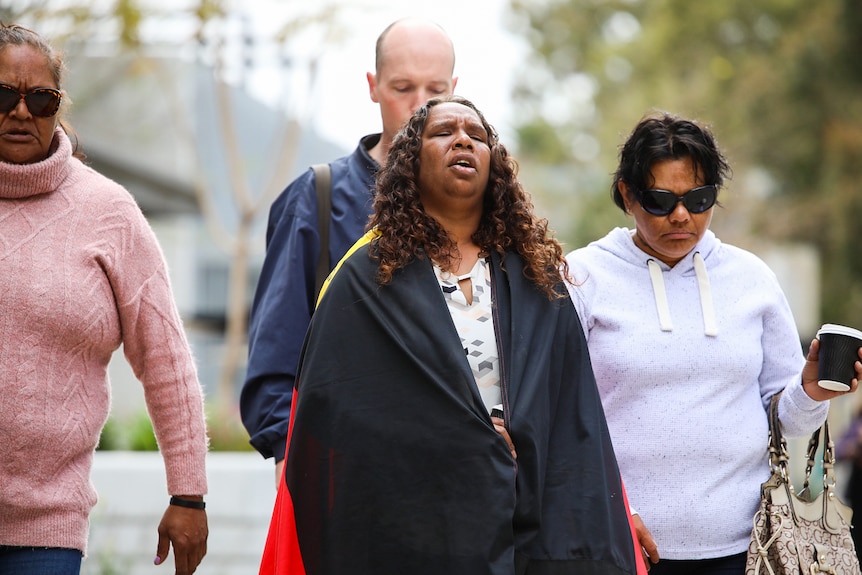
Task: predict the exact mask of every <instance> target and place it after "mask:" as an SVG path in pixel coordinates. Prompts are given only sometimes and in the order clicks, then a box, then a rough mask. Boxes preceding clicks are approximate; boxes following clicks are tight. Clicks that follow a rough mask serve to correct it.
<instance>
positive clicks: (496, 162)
mask: <svg viewBox="0 0 862 575" xmlns="http://www.w3.org/2000/svg"><path fill="white" fill-rule="evenodd" d="M444 102H453V103H456V104H461V105H464V106H467V107H468V108H470V109H472V110H473V111H475V112H476V114H477V115H478V116H479V119H480V120H481V122H482V126H484V128H485V130H486V131H487V132H488V146H489V148H490V150H491V170H490V174H489V177H488V186H487V188H486V190H485V197H484V202H483V208H482V218H481V220H480V222H479V227H478V229H477V230H476V232H475V233H474V234H473V236H472V239H473V241H474V242H475V243H476V245H478V246H479V248H480V249H481V250H482V252H483V253H484V254H490V253H491V252H493V251H496V252H497V253H499V254H500V255H501V256H503V255H505V253H506V252H508V251H513V252H515V253H517V254H518V255H520V256H521V258H522V259H523V260H524V276H525V277H526V278H527V279H529V280H530V281H532V282H533V283H534V284H535V285H536V286H537V287H538V288H539V289H540V290H541V291H543V292H544V293H545V294H546V295H547V296H548V298H549V299H552V300H553V299H557V298H560V297H564V296H565V288H563V287H562V284H561V279H562V277H561V275H560V274H561V271H562V273H563V275H564V276H565V277H568V275H569V274H568V265H567V264H566V260H565V258H564V257H563V249H562V246H561V245H560V243H559V242H558V241H557V240H556V239H555V238H554V237H553V236H552V233H551V231H550V230H549V228H548V220H547V219H544V218H539V217H537V216H536V215H535V214H534V213H533V202H532V199H531V198H530V195H529V194H528V193H527V192H526V190H524V188H523V186H521V183H520V182H519V181H518V178H517V173H518V164H517V162H516V161H515V159H514V158H512V157H511V156H510V155H509V153H508V151H507V150H506V148H505V146H503V144H501V143H500V141H499V138H498V136H497V132H496V130H494V128H493V127H492V126H491V125H490V124H488V122H487V120H485V116H484V115H483V114H482V112H480V111H479V109H478V108H476V106H475V105H474V104H473V103H472V102H470V101H469V100H467V99H465V98H462V97H460V96H444V97H440V98H433V99H431V100H429V101H428V102H427V103H426V104H425V105H424V106H422V107H420V108H419V109H418V110H417V111H416V112H415V113H414V114H413V116H412V117H411V118H410V120H409V121H408V122H407V124H405V126H404V127H403V128H402V129H401V131H400V132H399V133H398V135H396V136H395V139H394V140H393V141H392V147H391V148H390V150H389V155H388V156H387V158H386V166H384V167H383V168H382V169H381V170H380V172H379V173H378V174H377V192H376V194H375V197H374V213H373V214H372V216H371V220H370V222H369V224H368V229H372V228H376V229H377V232H378V233H379V236H378V238H377V240H376V246H375V249H374V250H373V252H372V253H373V254H374V257H375V258H377V259H378V260H379V262H380V266H379V271H378V281H379V282H380V283H381V284H388V283H389V282H391V281H392V276H393V273H394V272H395V271H397V270H399V269H401V268H403V267H405V266H406V265H407V264H408V263H410V262H411V261H412V260H413V259H414V258H417V259H424V258H425V257H430V258H431V260H432V261H434V262H436V263H437V264H438V265H440V266H441V267H444V268H446V267H448V266H449V264H450V263H451V262H452V260H453V259H455V258H457V257H458V255H457V254H458V249H457V247H456V245H455V243H454V242H453V241H452V239H451V238H450V237H449V235H448V234H447V232H446V230H444V229H443V228H442V227H441V226H440V224H439V223H438V222H437V220H435V219H434V218H432V217H431V216H429V215H428V214H427V213H426V212H425V210H424V208H423V207H422V202H421V200H420V199H419V187H418V179H419V169H420V162H419V155H420V151H421V149H422V132H423V130H424V128H425V122H426V121H427V119H428V116H429V114H430V111H431V109H432V108H433V107H434V106H437V105H438V104H442V103H444Z"/></svg>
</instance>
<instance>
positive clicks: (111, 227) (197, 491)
mask: <svg viewBox="0 0 862 575" xmlns="http://www.w3.org/2000/svg"><path fill="white" fill-rule="evenodd" d="M121 192H122V193H120V194H118V195H117V196H116V198H115V199H114V200H113V201H112V205H111V206H110V207H109V209H105V210H104V211H103V215H101V216H100V217H99V221H98V222H97V226H99V227H100V228H101V233H102V235H103V237H104V241H103V242H102V244H101V245H102V248H103V253H102V254H101V255H100V258H101V260H102V266H103V267H104V269H105V272H106V274H107V276H108V278H109V281H110V282H111V288H112V290H113V293H114V297H115V300H116V305H117V312H118V315H119V319H120V326H121V330H122V341H123V351H124V353H125V356H126V359H127V361H128V362H129V364H130V365H131V367H132V370H133V371H134V374H135V376H136V377H137V378H138V379H139V380H140V381H141V383H142V384H143V387H144V397H145V400H146V404H147V410H148V412H149V414H150V418H151V420H152V422H153V429H154V431H155V434H156V439H157V440H158V444H159V450H160V451H161V453H162V457H163V459H164V462H165V470H166V475H167V487H168V491H169V493H170V494H172V495H202V494H204V493H206V492H207V481H206V453H207V443H208V440H207V434H206V423H205V418H204V411H203V394H202V390H201V386H200V383H199V381H198V377H197V372H196V369H195V365H194V360H193V358H192V352H191V348H190V347H189V344H188V341H187V339H186V335H185V332H184V329H183V325H182V320H181V319H180V316H179V312H178V310H177V307H176V304H175V302H174V298H173V293H172V291H171V286H170V281H169V278H168V272H167V266H166V263H165V260H164V257H163V255H162V252H161V249H160V247H159V244H158V241H157V239H156V237H155V234H154V233H153V231H152V229H151V228H150V226H149V224H148V223H147V221H146V219H145V218H144V215H143V213H141V211H140V209H139V208H138V206H137V204H136V203H135V202H134V200H133V199H132V197H131V196H130V195H129V194H128V193H127V192H125V190H121Z"/></svg>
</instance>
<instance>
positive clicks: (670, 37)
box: [512, 0, 862, 325]
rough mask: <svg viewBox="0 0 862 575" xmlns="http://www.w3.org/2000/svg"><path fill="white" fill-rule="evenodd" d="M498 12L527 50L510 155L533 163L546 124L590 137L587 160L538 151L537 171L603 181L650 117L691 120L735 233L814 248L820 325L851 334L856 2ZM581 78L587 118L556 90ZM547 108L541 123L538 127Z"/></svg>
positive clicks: (860, 261) (861, 177)
mask: <svg viewBox="0 0 862 575" xmlns="http://www.w3.org/2000/svg"><path fill="white" fill-rule="evenodd" d="M512 6H513V11H514V14H515V16H516V18H515V20H514V21H515V28H516V29H517V31H518V32H520V33H522V34H524V35H525V37H527V38H528V39H529V41H530V42H531V44H532V47H533V61H532V62H531V66H530V68H531V69H530V73H528V74H524V75H522V80H521V83H520V85H518V86H517V89H516V91H515V95H516V98H517V101H518V105H519V107H520V108H521V109H522V110H524V114H522V116H521V117H523V118H525V120H524V125H522V126H521V127H520V128H519V130H518V134H519V137H521V138H522V140H521V141H522V142H523V143H526V144H527V147H525V148H520V147H519V152H520V153H521V155H524V154H529V153H530V150H538V151H540V152H541V153H543V154H544V153H545V152H544V150H543V149H542V147H541V146H537V145H536V144H535V142H536V141H537V140H539V139H541V138H542V137H543V136H542V135H541V132H542V131H544V132H545V135H546V136H547V135H548V130H549V126H554V127H553V128H552V129H553V130H554V131H556V132H558V133H564V134H567V136H566V138H567V141H572V140H573V139H576V138H578V137H579V136H578V134H581V135H585V136H590V137H592V138H594V139H595V140H596V141H597V142H599V152H598V154H597V155H595V156H592V157H579V156H578V154H576V153H573V152H571V153H569V156H568V158H563V159H561V158H559V157H558V154H557V153H556V152H554V151H553V150H552V153H549V154H548V155H547V158H548V160H547V161H549V162H550V163H560V162H567V163H569V164H571V165H573V166H576V167H580V168H582V169H586V168H587V167H589V166H595V165H599V166H600V167H601V170H602V171H603V172H605V173H609V172H611V171H612V170H613V169H614V167H615V163H616V149H617V146H618V145H619V144H620V143H621V142H622V140H623V139H624V138H625V136H626V134H627V133H628V132H629V131H630V130H631V128H632V127H633V126H634V124H635V123H636V122H637V120H638V119H640V118H641V117H642V116H643V115H644V114H645V113H647V112H649V111H650V110H653V109H660V110H667V111H670V112H673V113H677V114H680V115H683V116H687V117H694V118H697V119H699V120H701V121H704V122H706V123H708V124H710V125H711V126H712V127H713V129H714V131H715V133H716V136H717V137H718V139H719V142H720V143H721V144H722V146H723V147H724V149H725V151H726V152H727V154H728V156H729V159H730V160H731V163H732V166H733V169H734V174H735V176H736V177H735V178H734V180H733V182H731V183H730V186H729V190H728V191H729V193H730V194H731V195H734V196H736V195H739V196H742V197H743V198H744V199H745V200H746V201H747V202H749V203H750V204H751V207H749V208H747V209H745V210H740V211H739V212H735V213H736V214H737V216H736V217H737V219H738V220H739V219H740V218H742V217H743V215H742V214H743V213H744V214H748V215H749V219H748V220H747V225H746V226H745V227H746V228H747V230H745V232H746V233H748V234H749V235H750V236H754V238H761V239H762V240H766V241H769V240H773V241H794V242H799V241H802V242H809V243H813V244H814V245H816V246H817V247H818V248H819V252H820V254H821V256H822V262H821V265H822V270H823V276H822V278H821V280H822V290H823V300H822V306H821V307H822V316H823V318H824V320H827V321H838V322H841V323H850V324H851V325H862V258H860V257H859V256H858V255H857V253H856V246H855V244H856V235H855V231H856V228H857V222H859V221H862V194H860V193H859V182H860V181H862V162H859V158H860V157H862V98H860V97H859V94H860V93H862V59H860V58H859V56H858V55H859V54H860V53H862V35H860V34H859V33H858V31H859V30H860V29H862V3H860V2H858V0H821V1H818V2H809V1H807V0H723V1H721V2H691V1H690V0H649V1H645V0H640V1H638V0H602V1H599V0H556V1H548V2H541V3H537V2H529V1H527V0H521V1H519V0H513V2H512ZM584 77H586V78H589V79H590V82H591V84H590V85H591V95H590V101H591V102H592V103H593V105H594V106H595V113H593V114H587V115H585V114H579V113H578V111H579V110H582V109H583V107H584V104H583V101H582V99H579V98H575V97H571V96H570V95H569V92H568V91H570V87H571V86H572V85H573V79H575V78H584ZM537 79H539V80H540V81H536V80H537ZM581 85H583V82H581ZM561 95H562V96H566V95H569V98H568V99H569V101H570V102H571V104H570V107H571V110H570V111H569V113H568V116H569V118H568V119H567V120H566V121H565V122H564V123H562V125H561V124H560V121H559V120H560V116H561V114H560V113H559V110H558V108H555V107H550V106H547V105H546V104H547V102H549V101H554V102H556V103H558V102H559V101H560V100H561V98H560V96H561ZM549 109H551V110H554V115H555V116H556V117H555V118H548V117H546V116H547V114H548V112H547V110H549ZM563 115H565V114H563ZM555 138H557V139H558V136H556V137H555ZM554 141H555V140H554V138H552V139H551V142H554ZM553 147H554V145H552V148H553ZM535 159H538V158H535ZM754 172H758V173H764V172H765V173H766V174H768V176H769V178H768V179H769V180H771V182H772V184H773V185H771V186H769V189H759V188H756V187H753V186H752V185H751V184H749V183H748V182H749V181H753V180H752V179H750V178H747V177H746V176H747V175H748V174H751V173H754ZM758 181H762V179H760V180H758ZM608 203H610V202H609V201H608ZM583 213H584V217H583V219H582V220H580V221H579V223H578V225H579V226H583V227H585V228H588V229H589V228H590V227H591V226H592V225H593V224H594V223H595V219H594V217H593V215H592V214H588V213H587V212H583ZM553 223H554V222H553V221H552V224H553ZM733 225H734V229H737V230H738V229H740V228H741V227H742V226H740V222H739V221H736V222H733ZM755 241H756V240H755Z"/></svg>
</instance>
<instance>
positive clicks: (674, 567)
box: [566, 114, 862, 575]
mask: <svg viewBox="0 0 862 575" xmlns="http://www.w3.org/2000/svg"><path fill="white" fill-rule="evenodd" d="M729 173H730V168H729V166H728V164H727V161H726V159H725V158H724V157H723V155H722V153H721V152H720V150H719V148H718V146H717V144H716V142H715V139H714V137H713V135H712V134H711V133H710V131H709V130H708V129H707V128H705V127H703V126H701V125H699V124H697V123H696V122H692V121H688V120H684V119H681V118H678V117H675V116H671V115H668V114H660V115H655V116H650V117H646V118H644V119H643V120H641V122H640V123H639V124H638V125H637V126H636V127H635V129H634V131H633V132H632V134H631V135H630V136H629V138H628V140H627V141H626V143H625V144H624V146H623V147H622V150H621V152H620V162H619V167H618V169H617V171H616V174H615V177H614V182H613V185H612V187H611V191H612V194H613V199H614V202H615V203H616V204H617V205H618V206H619V207H620V208H621V209H622V210H623V211H625V213H626V214H628V215H630V216H632V217H633V218H634V222H635V229H633V230H630V229H625V228H617V229H614V230H612V231H611V232H610V233H608V234H607V235H606V236H605V237H604V238H602V239H600V240H598V241H596V242H593V243H591V244H589V245H588V246H587V247H584V248H581V249H578V250H575V251H573V252H571V253H570V254H569V255H568V256H567V258H566V259H567V261H568V263H569V266H570V271H571V274H572V279H573V282H574V283H573V284H571V285H570V286H569V290H570V292H571V296H572V301H573V302H574V303H575V306H576V308H577V310H578V313H579V315H580V318H581V323H582V324H583V326H584V330H585V332H586V336H587V341H588V345H589V350H590V356H591V358H592V363H593V368H594V371H595V376H596V381H597V383H598V386H599V392H600V394H601V397H602V404H603V406H604V409H605V413H606V417H607V421H608V426H609V427H610V431H611V437H612V440H613V443H614V449H615V451H616V454H617V458H618V460H619V465H620V469H621V471H622V475H623V479H624V481H625V484H626V488H627V490H628V494H629V500H630V502H631V505H632V508H633V510H636V512H637V513H638V514H639V516H637V517H636V518H635V521H636V524H638V535H639V538H640V542H641V545H642V547H643V550H644V553H645V555H648V556H649V559H650V560H651V561H652V562H653V563H656V564H655V565H654V566H653V567H652V569H651V575H664V574H667V573H674V574H676V573H685V574H686V575H689V574H710V575H713V574H719V573H721V574H725V573H726V574H731V573H735V574H740V575H741V574H742V573H743V572H744V568H745V552H746V549H747V547H748V542H749V536H750V534H751V526H752V524H751V520H752V517H753V516H754V513H755V511H756V508H757V505H758V502H759V495H760V484H761V483H762V482H763V481H765V480H766V479H767V477H768V476H769V469H768V466H767V463H766V453H765V447H766V442H767V434H768V426H767V418H766V407H767V406H768V404H769V400H770V398H771V397H772V396H773V395H774V394H776V393H778V392H780V391H782V390H783V393H782V395H781V400H780V403H779V417H780V420H781V423H782V427H783V429H784V431H785V433H786V435H788V436H799V435H803V434H806V433H810V432H812V431H813V430H814V429H816V428H817V426H818V425H820V424H821V423H822V422H823V421H824V419H825V418H826V414H827V411H828V408H829V404H828V401H826V400H828V399H831V398H833V397H836V396H838V395H841V393H839V392H834V391H827V390H825V389H822V388H820V387H818V385H817V354H818V342H817V340H815V341H813V342H812V344H811V347H810V349H809V352H808V357H807V358H805V357H803V354H802V349H801V346H800V343H799V335H798V333H797V330H796V324H795V322H794V319H793V316H792V314H791V311H790V307H789V306H788V304H787V300H786V298H785V296H784V294H783V292H782V290H781V287H780V286H779V284H778V281H777V279H776V277H775V274H773V272H772V271H771V270H770V269H769V268H768V267H767V266H766V264H764V263H763V262H762V261H761V260H760V259H758V258H757V257H756V256H755V255H753V254H751V253H749V252H746V251H744V250H742V249H739V248H737V247H734V246H731V245H728V244H724V243H722V242H721V241H719V240H718V238H716V237H715V235H714V234H713V233H712V232H711V231H710V230H709V223H710V220H711V219H712V211H713V210H712V208H713V206H714V205H715V202H716V196H717V194H718V191H719V189H720V188H721V187H722V184H723V183H724V180H725V178H726V177H727V176H728V175H729ZM860 357H862V356H860ZM856 371H857V378H859V379H862V363H859V362H857V363H856ZM856 386H857V382H856V380H854V381H853V385H852V387H851V391H850V392H848V393H852V392H853V391H855V390H856ZM641 519H642V522H641ZM644 524H645V525H646V526H648V527H649V529H647V527H646V526H645V525H644ZM659 554H660V555H661V558H662V560H661V562H658V559H659Z"/></svg>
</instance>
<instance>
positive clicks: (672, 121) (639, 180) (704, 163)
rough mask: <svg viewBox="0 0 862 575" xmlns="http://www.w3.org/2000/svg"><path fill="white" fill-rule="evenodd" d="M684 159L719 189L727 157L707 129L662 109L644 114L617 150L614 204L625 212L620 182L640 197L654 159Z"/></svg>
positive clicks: (649, 184) (649, 180)
mask: <svg viewBox="0 0 862 575" xmlns="http://www.w3.org/2000/svg"><path fill="white" fill-rule="evenodd" d="M685 158H690V159H691V162H692V167H693V168H694V170H695V173H696V174H698V175H700V176H702V177H703V184H704V185H714V186H715V187H716V188H717V189H721V187H722V185H724V180H725V178H728V179H729V178H730V176H731V170H730V166H729V165H728V163H727V159H726V158H725V157H724V155H723V154H722V153H721V150H719V148H718V144H717V143H716V141H715V137H714V136H713V135H712V132H711V131H710V130H709V128H707V127H706V126H702V125H700V124H698V123H697V122H694V121H692V120H685V119H683V118H680V117H678V116H674V115H672V114H668V113H666V112H660V113H656V114H655V115H650V116H646V117H644V118H643V119H642V120H641V121H640V122H638V125H637V126H635V129H634V130H632V133H631V135H630V136H629V137H628V139H627V140H626V142H625V144H623V146H622V148H621V150H620V161H619V166H618V167H617V171H616V172H615V173H614V181H613V184H611V196H612V197H613V199H614V203H615V204H616V205H617V206H619V207H620V209H621V210H623V211H626V206H625V202H623V196H622V192H620V187H619V184H620V182H621V181H622V182H625V183H626V185H627V186H628V188H629V190H630V191H631V192H632V193H634V194H635V197H636V199H638V200H640V195H641V193H643V191H644V190H647V189H649V188H651V187H652V186H653V184H654V181H653V178H652V167H653V165H654V164H655V163H656V162H661V161H664V160H681V159H685Z"/></svg>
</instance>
